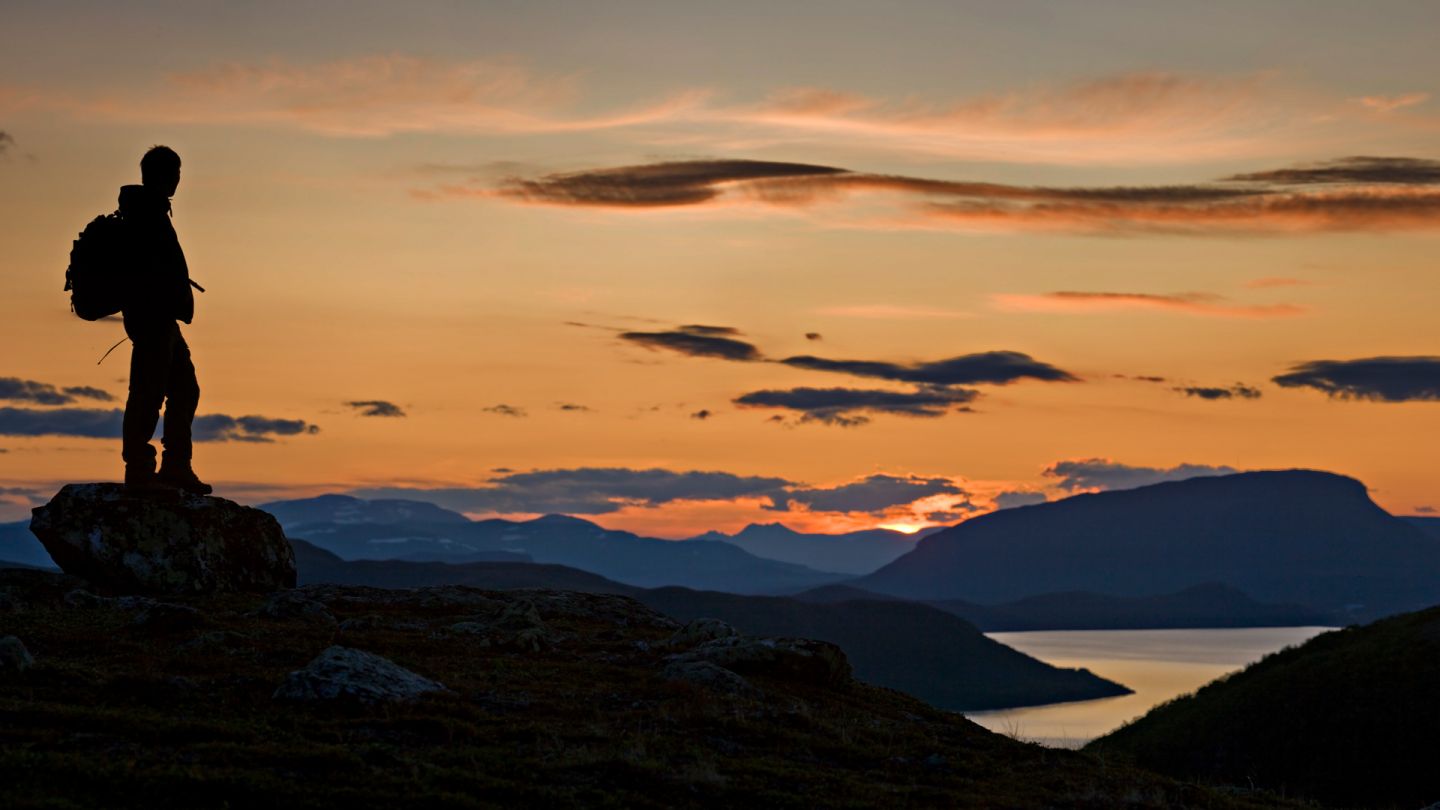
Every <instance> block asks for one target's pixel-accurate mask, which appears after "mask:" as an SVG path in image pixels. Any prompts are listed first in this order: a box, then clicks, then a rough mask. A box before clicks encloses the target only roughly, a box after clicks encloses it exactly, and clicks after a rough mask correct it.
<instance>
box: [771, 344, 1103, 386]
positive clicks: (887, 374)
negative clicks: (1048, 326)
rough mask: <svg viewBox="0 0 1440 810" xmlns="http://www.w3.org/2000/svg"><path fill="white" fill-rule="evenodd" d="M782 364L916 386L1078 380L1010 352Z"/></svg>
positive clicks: (804, 360)
mask: <svg viewBox="0 0 1440 810" xmlns="http://www.w3.org/2000/svg"><path fill="white" fill-rule="evenodd" d="M780 362H781V363H783V364H785V365H787V366H791V367H793V368H803V369H809V370H811V371H831V372H837V373H840V374H849V375H852V376H855V377H876V378H879V379H884V380H894V381H896V382H907V383H916V384H919V385H930V386H937V385H939V386H944V385H978V384H986V383H988V384H991V385H1008V384H1010V383H1012V382H1016V381H1018V380H1023V379H1033V380H1043V381H1046V382H1078V381H1079V378H1078V377H1076V376H1074V375H1072V374H1070V373H1069V372H1067V371H1062V370H1061V369H1058V368H1056V367H1055V366H1052V365H1050V364H1049V363H1043V362H1041V361H1039V360H1036V359H1034V358H1032V357H1030V355H1028V354H1022V353H1020V352H1011V351H991V352H978V353H975V354H965V355H960V356H957V357H951V358H948V359H945V360H935V361H931V362H918V363H891V362H883V361H873V360H828V359H826V358H823V357H813V356H810V355H801V356H797V357H787V358H785V359H784V360H781V361H780Z"/></svg>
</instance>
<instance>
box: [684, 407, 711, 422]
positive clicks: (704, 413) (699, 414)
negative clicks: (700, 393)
mask: <svg viewBox="0 0 1440 810" xmlns="http://www.w3.org/2000/svg"><path fill="white" fill-rule="evenodd" d="M714 415H715V414H713V413H711V412H710V411H709V410H708V409H705V408H701V409H700V410H698V411H696V412H694V413H692V414H690V418H691V419H699V420H700V421H702V422H703V421H705V420H706V419H709V418H710V417H712V416H714Z"/></svg>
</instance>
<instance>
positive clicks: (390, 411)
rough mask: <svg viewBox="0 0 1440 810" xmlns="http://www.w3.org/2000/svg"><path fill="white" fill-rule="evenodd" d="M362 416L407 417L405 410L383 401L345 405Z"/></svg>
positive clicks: (361, 401) (368, 400)
mask: <svg viewBox="0 0 1440 810" xmlns="http://www.w3.org/2000/svg"><path fill="white" fill-rule="evenodd" d="M345 407H347V408H351V409H353V410H354V411H355V412H356V413H357V414H359V415H360V416H380V417H389V418H399V417H403V416H405V409H404V408H401V407H400V406H399V405H396V404H395V403H393V402H387V401H386V400H383V399H358V400H352V401H350V402H347V403H345Z"/></svg>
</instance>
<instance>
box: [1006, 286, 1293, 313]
mask: <svg viewBox="0 0 1440 810" xmlns="http://www.w3.org/2000/svg"><path fill="white" fill-rule="evenodd" d="M992 300H993V302H994V305H995V306H996V308H998V309H1002V310H1007V311H1012V312H1056V313H1078V314H1088V313H1106V312H1116V311H1122V310H1152V311H1157V310H1158V311H1165V312H1180V313H1184V314H1187V315H1203V316H1207V317H1212V318H1286V317H1292V316H1295V315H1301V314H1304V312H1305V308H1304V307H1300V306H1297V305H1294V304H1259V305H1243V304H1233V303H1230V302H1229V301H1228V300H1227V299H1226V298H1224V297H1222V296H1219V295H1214V294H1211V293H1200V292H1187V293H1176V294H1172V295H1157V294H1153V293H1121V292H1075V291H1061V292H1051V293H1041V294H1038V295H1033V294H1015V293H1000V294H997V295H994V296H992Z"/></svg>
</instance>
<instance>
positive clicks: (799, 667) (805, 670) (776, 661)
mask: <svg viewBox="0 0 1440 810" xmlns="http://www.w3.org/2000/svg"><path fill="white" fill-rule="evenodd" d="M667 660H668V661H669V662H670V664H671V666H672V667H674V666H686V665H693V664H697V663H702V662H704V663H710V664H714V665H715V666H718V667H724V668H725V669H728V670H730V671H731V672H734V673H737V674H740V675H760V676H765V677H771V678H779V679H781V680H787V681H797V682H800V683H808V684H811V685H814V686H837V685H840V684H843V683H846V682H848V681H849V680H850V679H851V676H852V672H851V668H850V661H849V659H847V658H846V657H845V653H844V652H843V651H841V649H840V648H839V647H837V646H835V645H834V644H830V643H828V642H825V641H814V640H812V639H807V638H751V637H749V636H727V637H724V638H717V639H714V640H713V641H707V642H705V643H704V644H701V645H700V646H698V647H695V648H694V649H692V650H690V651H689V652H684V653H680V654H679V655H672V656H669V658H668V659H667Z"/></svg>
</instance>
